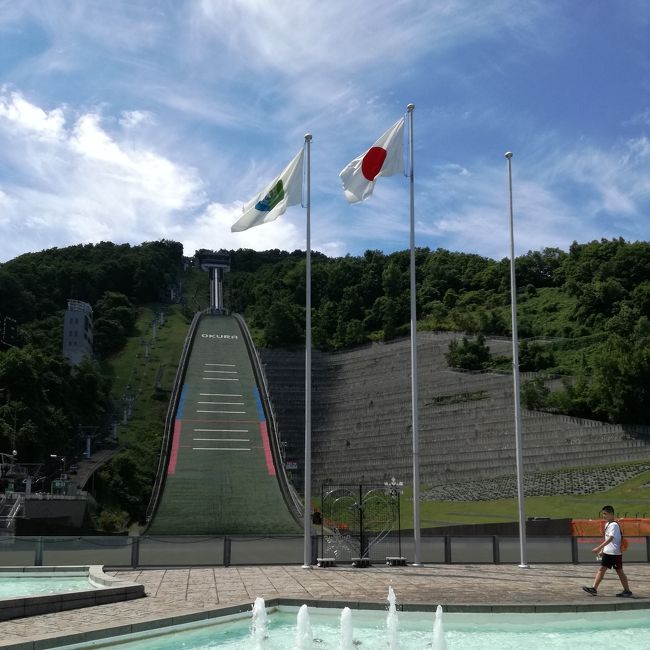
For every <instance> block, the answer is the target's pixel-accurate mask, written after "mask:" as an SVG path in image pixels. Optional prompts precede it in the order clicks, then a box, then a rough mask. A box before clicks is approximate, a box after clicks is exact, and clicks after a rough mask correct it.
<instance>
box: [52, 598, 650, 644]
mask: <svg viewBox="0 0 650 650" xmlns="http://www.w3.org/2000/svg"><path fill="white" fill-rule="evenodd" d="M296 611H297V610H296V609H295V608H285V607H280V608H279V609H278V610H277V611H274V612H271V613H270V614H269V616H268V621H267V623H266V634H265V635H264V637H265V638H264V639H263V640H262V641H258V640H256V639H254V638H253V636H252V631H251V630H252V625H251V624H252V618H251V615H250V614H248V615H245V616H243V617H242V618H237V619H232V618H231V619H230V620H226V621H221V622H219V621H213V622H210V623H208V624H206V622H205V621H202V622H200V623H191V624H186V625H182V626H175V627H171V628H162V629H159V630H157V631H154V632H147V633H141V634H139V635H129V636H127V637H114V638H113V639H106V640H104V641H94V642H93V644H92V645H91V644H76V645H72V646H65V649H66V650H73V649H74V650H81V649H82V648H91V647H92V648H98V647H105V648H115V650H177V649H178V648H182V649H183V650H213V649H215V650H216V649H223V650H280V649H281V650H288V649H290V648H295V649H299V650H307V648H314V650H334V649H336V650H339V649H340V648H342V649H343V650H348V648H349V650H353V649H354V650H357V649H358V648H362V649H363V648H367V649H368V650H377V649H379V648H400V650H424V649H426V648H431V649H432V650H491V649H492V648H494V649H496V650H522V648H523V649H525V650H541V649H544V650H548V649H549V648H553V649H555V648H558V649H564V648H566V649H571V650H580V649H581V648H589V650H600V649H601V648H602V649H603V650H604V649H607V650H610V649H612V648H625V649H626V650H647V649H648V648H650V611H648V610H631V611H607V612H593V613H591V612H589V613H584V614H577V613H566V614H565V613H557V614H556V613H553V614H472V613H467V614H456V613H451V614H443V615H442V619H441V620H442V635H441V634H438V635H436V637H435V639H434V634H433V622H434V619H435V614H434V613H432V612H421V613H418V612H398V614H397V619H398V625H397V632H393V633H391V632H389V631H388V630H387V625H386V619H387V612H381V611H364V610H353V611H352V613H351V629H352V635H351V638H352V641H351V642H350V640H349V639H348V640H347V641H346V642H345V643H344V642H343V641H342V633H341V611H340V610H329V609H318V608H311V609H309V610H308V612H309V627H310V629H311V637H312V638H313V643H312V642H309V641H308V640H307V641H305V636H304V634H303V635H302V637H301V638H300V639H299V638H298V634H297V614H296ZM303 627H304V626H303ZM303 631H304V630H303ZM308 636H309V635H308ZM389 638H390V639H391V640H392V643H389Z"/></svg>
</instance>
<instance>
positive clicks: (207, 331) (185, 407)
mask: <svg viewBox="0 0 650 650" xmlns="http://www.w3.org/2000/svg"><path fill="white" fill-rule="evenodd" d="M279 449H280V446H279V444H278V438H277V431H276V429H275V426H274V423H273V419H272V416H271V412H270V409H269V405H268V396H267V391H266V388H265V385H264V382H263V378H262V375H261V373H260V368H259V361H258V359H257V355H256V352H255V348H254V346H253V344H252V341H251V339H250V335H249V333H248V330H247V328H246V325H245V323H244V322H243V320H241V319H240V318H238V317H236V316H223V315H211V314H202V313H201V314H197V315H196V316H195V317H194V320H193V321H192V324H191V325H190V329H189V333H188V336H187V339H186V341H185V347H184V350H183V353H182V356H181V361H180V364H179V368H178V372H177V376H176V382H175V387H174V391H173V394H172V398H171V401H170V407H169V412H168V415H167V421H166V423H165V432H164V438H163V453H162V454H161V460H160V464H159V468H158V474H157V478H156V484H155V487H154V492H153V496H152V500H151V503H150V506H149V512H148V519H149V522H150V523H149V526H148V528H147V533H148V534H150V535H156V534H158V535H170V534H173V535H183V534H187V535H202V534H209V535H232V534H242V535H250V534H267V533H299V532H300V530H301V528H300V525H299V523H298V517H300V510H301V505H300V503H299V500H298V499H297V497H296V496H295V494H294V493H293V492H292V489H291V488H290V487H289V485H288V482H287V479H286V475H285V473H284V465H283V463H282V462H281V455H280V452H279Z"/></svg>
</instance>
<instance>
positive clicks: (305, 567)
mask: <svg viewBox="0 0 650 650" xmlns="http://www.w3.org/2000/svg"><path fill="white" fill-rule="evenodd" d="M302 568H303V569H313V568H314V567H312V565H311V564H303V565H302Z"/></svg>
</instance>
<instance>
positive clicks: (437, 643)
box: [433, 605, 447, 650]
mask: <svg viewBox="0 0 650 650" xmlns="http://www.w3.org/2000/svg"><path fill="white" fill-rule="evenodd" d="M433 650H447V642H446V641H445V629H444V627H443V625H442V607H441V606H440V605H438V607H436V617H435V619H434V620H433Z"/></svg>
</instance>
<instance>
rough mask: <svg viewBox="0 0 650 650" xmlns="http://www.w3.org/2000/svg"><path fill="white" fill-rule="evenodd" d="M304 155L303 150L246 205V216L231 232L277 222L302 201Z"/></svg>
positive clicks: (232, 227) (238, 221) (235, 224)
mask: <svg viewBox="0 0 650 650" xmlns="http://www.w3.org/2000/svg"><path fill="white" fill-rule="evenodd" d="M303 154H304V149H301V150H300V152H299V153H298V154H297V155H296V157H295V158H294V159H293V160H292V161H291V162H290V163H289V164H288V165H287V166H286V167H285V169H284V171H283V172H282V173H281V174H280V175H279V176H278V177H277V178H275V179H274V180H272V181H271V182H270V183H269V184H268V185H267V186H266V187H265V188H264V189H263V190H262V191H261V192H260V193H259V194H258V195H257V196H256V197H255V198H253V199H251V200H250V201H249V202H248V203H246V204H245V205H244V208H243V212H244V214H243V215H242V216H241V217H240V218H239V219H238V220H237V221H236V222H235V223H234V224H233V225H232V226H231V227H230V230H231V232H241V231H242V230H248V229H249V228H252V227H253V226H260V225H262V224H263V223H268V222H269V221H275V220H276V219H277V218H278V217H279V216H280V215H281V214H284V212H286V209H287V208H288V207H289V206H290V205H296V204H297V203H300V202H301V201H302V167H303Z"/></svg>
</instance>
